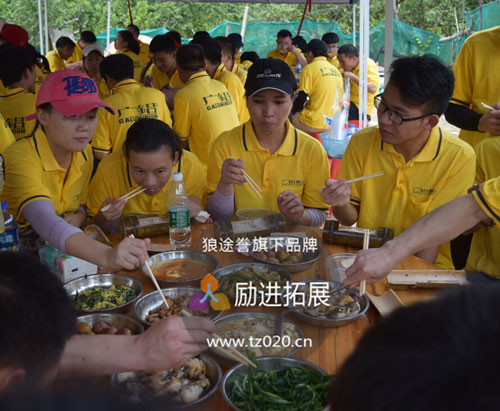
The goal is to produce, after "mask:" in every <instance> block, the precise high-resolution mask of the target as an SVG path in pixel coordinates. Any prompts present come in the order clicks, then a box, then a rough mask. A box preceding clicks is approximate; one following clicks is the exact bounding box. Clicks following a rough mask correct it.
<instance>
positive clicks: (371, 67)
mask: <svg viewBox="0 0 500 411" xmlns="http://www.w3.org/2000/svg"><path fill="white" fill-rule="evenodd" d="M367 67H368V83H372V84H375V85H376V86H377V91H376V92H375V93H373V94H371V93H368V98H367V107H368V115H369V116H371V114H372V112H373V107H374V102H373V99H374V97H375V96H376V95H377V94H378V90H379V88H380V77H379V75H378V68H377V64H375V62H374V61H373V60H372V59H370V58H369V59H368V64H367ZM353 74H356V76H358V77H359V64H358V67H356V68H355V69H354V70H353ZM350 83H351V103H354V104H356V107H358V109H359V85H357V84H356V83H355V82H354V81H351V82H350Z"/></svg>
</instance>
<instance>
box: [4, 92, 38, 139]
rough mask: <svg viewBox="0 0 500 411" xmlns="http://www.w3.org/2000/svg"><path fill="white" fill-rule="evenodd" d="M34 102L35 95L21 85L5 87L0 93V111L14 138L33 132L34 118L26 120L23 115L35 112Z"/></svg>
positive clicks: (29, 134)
mask: <svg viewBox="0 0 500 411" xmlns="http://www.w3.org/2000/svg"><path fill="white" fill-rule="evenodd" d="M35 103H36V95H34V94H33V93H30V92H29V91H27V90H25V89H23V88H21V87H17V88H13V89H7V90H5V92H4V93H3V94H1V95H0V113H1V114H2V116H3V118H4V119H5V121H6V122H7V124H8V125H9V127H10V129H11V130H12V133H13V134H14V136H15V137H16V140H19V139H21V138H23V137H27V136H31V134H33V130H34V129H35V124H36V119H35V120H26V118H25V117H26V116H29V115H30V114H33V113H34V112H35Z"/></svg>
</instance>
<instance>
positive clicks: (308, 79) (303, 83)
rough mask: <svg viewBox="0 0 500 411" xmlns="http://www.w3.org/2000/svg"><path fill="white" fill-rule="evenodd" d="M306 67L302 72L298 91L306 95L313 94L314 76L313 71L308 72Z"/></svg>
mask: <svg viewBox="0 0 500 411" xmlns="http://www.w3.org/2000/svg"><path fill="white" fill-rule="evenodd" d="M306 67H307V66H306ZM306 67H304V70H302V73H300V82H299V90H298V91H303V92H304V93H306V94H311V89H312V83H313V76H312V72H311V70H307V69H306Z"/></svg>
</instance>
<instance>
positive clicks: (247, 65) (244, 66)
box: [238, 60, 253, 81]
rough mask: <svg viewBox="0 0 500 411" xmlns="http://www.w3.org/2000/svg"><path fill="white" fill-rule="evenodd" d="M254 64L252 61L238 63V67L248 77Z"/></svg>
mask: <svg viewBox="0 0 500 411" xmlns="http://www.w3.org/2000/svg"><path fill="white" fill-rule="evenodd" d="M252 64H253V62H251V61H250V60H244V61H242V62H241V63H238V67H239V68H241V69H243V70H244V71H246V72H247V75H248V69H249V68H250V67H251V66H252ZM245 81H246V80H245Z"/></svg>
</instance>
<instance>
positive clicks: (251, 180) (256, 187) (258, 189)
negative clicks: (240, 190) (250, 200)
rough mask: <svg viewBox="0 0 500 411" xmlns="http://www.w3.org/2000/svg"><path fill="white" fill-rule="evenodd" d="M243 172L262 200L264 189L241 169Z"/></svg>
mask: <svg viewBox="0 0 500 411" xmlns="http://www.w3.org/2000/svg"><path fill="white" fill-rule="evenodd" d="M229 158H230V159H231V160H234V158H233V157H231V156H229ZM241 172H242V173H243V177H244V178H245V180H246V181H247V183H248V185H249V186H250V187H251V188H252V190H253V191H255V194H257V196H258V197H259V198H260V199H262V195H261V194H260V193H263V191H262V188H260V187H259V185H258V184H257V183H256V182H255V181H253V179H252V177H250V176H249V175H248V173H247V172H246V171H245V170H244V169H241ZM259 191H260V192H259Z"/></svg>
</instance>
